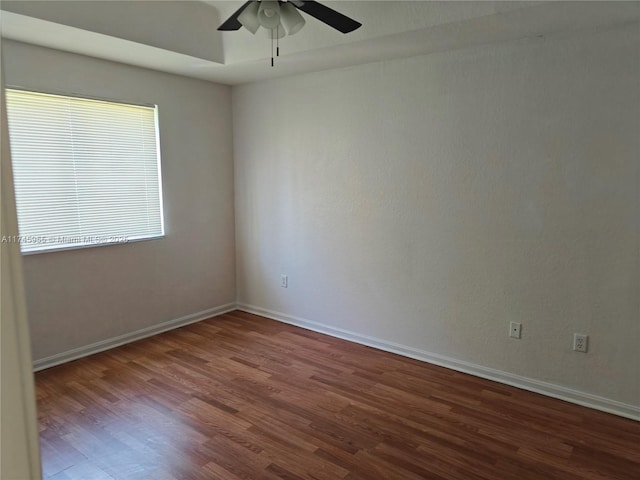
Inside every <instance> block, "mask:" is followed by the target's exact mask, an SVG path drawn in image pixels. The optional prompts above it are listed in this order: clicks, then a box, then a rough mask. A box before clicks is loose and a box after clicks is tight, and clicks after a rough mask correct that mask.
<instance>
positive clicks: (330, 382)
mask: <svg viewBox="0 0 640 480" xmlns="http://www.w3.org/2000/svg"><path fill="white" fill-rule="evenodd" d="M36 383H37V394H38V405H39V421H40V435H41V446H42V460H43V468H44V475H45V478H49V479H55V480H68V479H78V480H103V479H144V480H171V479H175V480H178V479H184V480H191V479H194V480H196V479H206V480H214V479H220V480H237V479H272V480H275V479H286V480H299V479H308V480H336V479H348V480H378V479H390V480H415V479H437V480H441V479H459V480H474V479H490V480H510V479H513V480H523V479H524V480H526V479H544V480H549V479H615V480H625V479H629V480H631V479H633V480H638V479H639V478H640V423H639V422H634V421H632V420H626V419H623V418H620V417H616V416H613V415H609V414H605V413H601V412H597V411H594V410H590V409H587V408H583V407H579V406H576V405H571V404H568V403H565V402H562V401H559V400H554V399H550V398H546V397H543V396H540V395H537V394H534V393H530V392H526V391H523V390H518V389H516V388H512V387H508V386H505V385H501V384H498V383H494V382H490V381H487V380H482V379H479V378H475V377H472V376H469V375H464V374H461V373H457V372H454V371H452V370H447V369H445V368H440V367H435V366H432V365H428V364H424V363H421V362H418V361H415V360H411V359H407V358H403V357H400V356H397V355H393V354H389V353H385V352H380V351H377V350H374V349H371V348H367V347H364V346H360V345H356V344H352V343H349V342H346V341H343V340H338V339H335V338H331V337H327V336H324V335H320V334H317V333H313V332H309V331H307V330H302V329H299V328H296V327H292V326H288V325H284V324H281V323H278V322H275V321H272V320H267V319H264V318H261V317H257V316H254V315H250V314H246V313H242V312H233V313H230V314H226V315H223V316H220V317H217V318H214V319H211V320H207V321H204V322H200V323H197V324H194V325H190V326H188V327H184V328H181V329H178V330H174V331H172V332H168V333H164V334H162V335H158V336H155V337H152V338H149V339H146V340H142V341H139V342H136V343H133V344H130V345H126V346H123V347H120V348H117V349H114V350H110V351H108V352H104V353H100V354H97V355H94V356H92V357H88V358H85V359H82V360H78V361H75V362H72V363H69V364H66V365H63V366H59V367H55V368H51V369H49V370H46V371H43V372H40V373H38V374H37V375H36Z"/></svg>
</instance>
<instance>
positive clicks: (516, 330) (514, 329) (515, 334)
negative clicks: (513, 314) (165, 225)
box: [509, 322, 522, 338]
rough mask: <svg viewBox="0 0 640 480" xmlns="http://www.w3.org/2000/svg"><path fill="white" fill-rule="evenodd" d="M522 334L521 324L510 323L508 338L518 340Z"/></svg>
mask: <svg viewBox="0 0 640 480" xmlns="http://www.w3.org/2000/svg"><path fill="white" fill-rule="evenodd" d="M521 333H522V324H521V323H518V322H511V323H510V324H509V336H510V337H511V338H520V334H521Z"/></svg>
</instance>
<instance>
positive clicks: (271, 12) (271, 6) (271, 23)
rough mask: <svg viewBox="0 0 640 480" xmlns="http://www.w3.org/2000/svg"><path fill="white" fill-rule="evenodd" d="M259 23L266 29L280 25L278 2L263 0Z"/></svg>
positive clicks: (259, 11) (260, 6) (260, 4)
mask: <svg viewBox="0 0 640 480" xmlns="http://www.w3.org/2000/svg"><path fill="white" fill-rule="evenodd" d="M258 21H259V22H260V25H262V26H263V27H264V28H269V29H271V28H276V27H277V26H278V25H279V24H280V5H279V4H278V2H277V1H273V0H262V1H261V2H260V3H259V7H258Z"/></svg>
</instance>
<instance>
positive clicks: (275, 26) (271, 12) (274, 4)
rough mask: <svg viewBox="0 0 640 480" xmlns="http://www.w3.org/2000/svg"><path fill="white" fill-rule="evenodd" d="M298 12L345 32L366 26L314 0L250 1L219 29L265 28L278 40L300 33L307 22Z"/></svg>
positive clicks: (255, 29) (253, 29)
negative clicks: (286, 35)
mask: <svg viewBox="0 0 640 480" xmlns="http://www.w3.org/2000/svg"><path fill="white" fill-rule="evenodd" d="M298 10H300V11H302V12H304V13H307V14H309V15H311V16H312V17H315V18H317V19H318V20H320V21H321V22H324V23H326V24H327V25H329V26H330V27H333V28H335V29H336V30H338V31H340V32H342V33H349V32H352V31H354V30H355V29H357V28H358V27H360V26H361V25H362V24H361V23H360V22H356V21H355V20H353V19H351V18H349V17H347V16H346V15H343V14H341V13H340V12H336V11H335V10H333V9H331V8H329V7H327V6H325V5H322V4H321V3H318V2H314V1H311V0H304V1H303V0H289V1H286V0H284V1H283V0H249V1H248V2H245V4H244V5H242V6H241V7H240V8H239V9H238V10H237V11H236V12H235V13H234V14H233V15H231V16H230V17H229V18H228V19H227V21H226V22H224V23H223V24H222V25H220V27H218V30H221V31H233V30H239V29H240V27H243V26H244V27H245V28H246V29H247V30H249V31H250V32H251V33H256V31H257V30H258V28H259V27H260V26H262V27H264V28H266V29H268V30H271V31H272V32H271V33H272V35H273V34H275V35H276V37H275V38H281V37H283V36H284V35H285V34H288V35H293V34H295V33H297V32H299V31H300V29H301V28H302V27H303V26H304V23H305V22H304V18H303V17H302V15H300V13H299V12H298ZM274 31H275V32H274ZM285 32H286V33H285ZM272 38H273V37H272Z"/></svg>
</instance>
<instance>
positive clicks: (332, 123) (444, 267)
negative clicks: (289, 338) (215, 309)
mask: <svg viewBox="0 0 640 480" xmlns="http://www.w3.org/2000/svg"><path fill="white" fill-rule="evenodd" d="M639 48H640V36H639V30H638V26H637V24H635V25H631V26H628V27H624V28H619V29H616V30H608V31H601V32H587V33H581V34H574V35H570V36H564V37H556V38H552V37H549V38H544V39H539V38H535V39H529V40H523V41H518V42H510V43H507V44H501V45H492V46H486V47H480V48H474V49H469V50H463V51H456V52H449V53H442V54H434V55H430V56H424V57H414V58H410V59H402V60H395V61H389V62H383V63H375V64H369V65H365V66H359V67H355V68H349V69H343V70H338V71H329V72H321V73H314V74H309V75H303V76H298V77H291V78H285V79H278V80H274V81H271V82H267V83H262V84H253V85H247V86H242V87H238V88H234V90H233V118H234V156H235V165H236V237H237V243H236V246H237V255H238V261H237V276H238V297H239V301H240V302H242V303H246V304H250V305H254V306H257V307H259V308H263V309H269V310H272V311H276V312H281V313H284V314H287V315H291V316H296V317H300V318H304V319H307V320H310V321H314V322H319V323H320V324H323V325H326V326H329V327H333V328H342V329H345V330H348V331H351V332H355V333H359V334H362V335H369V336H372V337H377V338H380V339H384V340H386V341H389V342H396V343H398V344H401V345H406V346H409V347H413V348H418V349H422V350H425V351H427V352H431V353H435V354H440V355H446V356H448V357H453V358H455V359H458V360H462V361H467V362H472V363H474V364H478V365H481V366H485V367H491V368H495V369H498V370H502V371H505V372H510V373H513V374H517V375H522V376H525V377H529V378H532V379H537V380H542V381H547V382H551V383H554V384H557V385H560V386H566V387H570V388H574V389H577V390H581V391H583V392H588V393H592V394H596V395H599V396H603V397H606V398H608V399H612V400H617V401H620V402H625V403H628V404H633V405H639V404H640V387H639V381H640V380H639V379H640V373H639V365H640V357H639V353H638V352H639V351H640V349H638V346H637V344H638V339H639V338H640V330H639V328H640V327H639V315H640V303H639V302H640V294H639V292H640V272H639V270H640V266H639V260H638V252H639V238H640V207H639V204H640V201H639V193H638V192H639V191H640V184H639V181H640V180H639V179H640V161H639V152H640V145H639V140H638V132H639V131H640V97H639V89H638V85H639V84H640V67H639V56H638V51H639ZM282 273H285V274H288V276H289V288H288V289H283V288H280V286H279V280H280V278H279V277H280V274H282ZM509 321H518V322H522V324H523V330H522V331H523V338H522V340H519V341H518V340H514V339H510V338H508V323H509ZM573 332H581V333H586V334H589V335H590V338H591V344H590V352H589V353H588V354H587V355H585V354H580V353H576V352H573V351H572V350H571V345H572V334H573Z"/></svg>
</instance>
